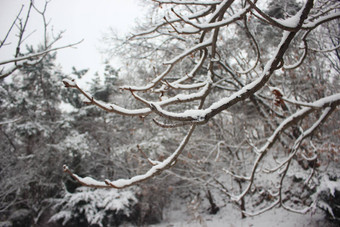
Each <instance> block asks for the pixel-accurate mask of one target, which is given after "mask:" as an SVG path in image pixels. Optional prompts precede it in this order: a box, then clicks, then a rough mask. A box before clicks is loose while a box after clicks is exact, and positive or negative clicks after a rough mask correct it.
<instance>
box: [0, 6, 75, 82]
mask: <svg viewBox="0 0 340 227" xmlns="http://www.w3.org/2000/svg"><path fill="white" fill-rule="evenodd" d="M48 3H49V1H45V4H44V7H43V9H39V8H37V7H36V5H35V4H34V1H33V0H31V1H30V2H29V6H28V8H27V12H26V15H23V14H24V13H23V10H24V5H22V6H21V8H20V11H19V12H18V14H17V16H16V18H15V19H14V20H13V22H12V24H11V26H10V27H9V29H8V30H7V32H6V34H5V35H4V37H3V39H2V40H0V50H1V48H3V47H4V46H7V45H12V44H11V43H10V42H8V38H9V37H10V34H11V33H13V32H15V30H17V32H16V36H17V42H16V46H15V53H13V55H14V57H13V58H11V59H7V60H4V61H1V62H0V67H2V68H1V69H0V80H2V79H4V78H6V77H8V76H9V75H11V74H12V73H13V72H15V71H16V70H18V69H20V68H22V67H23V65H30V66H33V65H35V64H37V63H38V62H39V61H41V60H42V59H43V58H44V57H45V56H46V55H47V54H48V53H49V52H53V51H56V50H60V49H63V48H67V47H72V46H74V45H77V44H78V43H79V42H78V43H74V44H70V45H66V46H62V47H54V48H53V45H54V44H55V43H56V42H57V41H58V40H60V39H61V38H62V35H63V31H62V32H60V33H58V34H57V35H54V34H49V32H48V31H49V28H48V26H49V21H48V20H47V18H46V9H47V5H48ZM33 11H35V12H36V13H38V14H40V15H41V18H42V21H43V24H44V27H43V32H42V34H43V35H42V36H43V37H42V42H43V48H42V50H40V51H39V52H37V53H23V50H22V49H23V48H22V46H23V44H24V42H25V41H26V40H27V39H28V38H29V37H30V36H31V35H32V33H33V32H35V31H33V32H31V33H28V34H27V32H28V31H27V24H28V23H29V21H30V16H31V14H32V12H33Z"/></svg>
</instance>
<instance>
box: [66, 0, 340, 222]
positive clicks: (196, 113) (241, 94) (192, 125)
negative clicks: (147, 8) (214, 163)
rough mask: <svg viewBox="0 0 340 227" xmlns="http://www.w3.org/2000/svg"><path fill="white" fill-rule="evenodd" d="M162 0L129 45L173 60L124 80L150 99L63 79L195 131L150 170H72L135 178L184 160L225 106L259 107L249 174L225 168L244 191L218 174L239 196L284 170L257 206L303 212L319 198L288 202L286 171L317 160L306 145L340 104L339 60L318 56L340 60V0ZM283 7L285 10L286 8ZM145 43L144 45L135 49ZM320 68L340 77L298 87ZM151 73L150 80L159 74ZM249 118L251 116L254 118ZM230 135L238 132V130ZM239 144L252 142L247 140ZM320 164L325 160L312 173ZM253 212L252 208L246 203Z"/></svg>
mask: <svg viewBox="0 0 340 227" xmlns="http://www.w3.org/2000/svg"><path fill="white" fill-rule="evenodd" d="M153 2H154V3H155V5H154V8H153V9H154V12H157V13H154V15H153V16H154V18H152V19H153V22H151V23H153V24H152V26H150V27H151V28H150V27H149V28H148V29H144V30H143V31H140V32H139V33H137V34H134V35H133V36H132V37H130V38H129V39H126V40H124V44H125V46H127V48H130V49H129V50H131V52H128V51H126V49H125V50H124V51H125V52H126V53H129V54H131V55H134V56H135V59H136V56H138V54H141V55H140V56H142V57H139V58H140V61H142V62H145V61H148V60H149V61H148V62H149V63H150V62H151V63H150V64H152V60H153V62H158V61H159V60H162V58H161V59H160V58H159V57H158V58H157V56H166V57H167V58H168V59H169V60H167V61H165V62H163V66H156V67H155V72H157V71H158V70H160V69H162V71H161V72H160V73H157V75H156V77H153V78H152V80H151V81H149V82H148V83H147V84H146V85H144V86H123V87H121V89H122V90H125V91H127V92H130V94H131V96H132V97H133V98H134V99H135V100H137V101H138V102H140V103H141V105H143V107H141V108H135V109H127V108H123V107H121V106H118V105H116V104H108V103H103V102H101V101H98V100H96V99H94V98H93V97H92V96H91V95H90V94H88V93H87V92H85V91H84V90H83V89H82V88H81V87H79V86H78V85H77V83H76V82H75V81H74V80H72V81H71V80H67V79H66V80H63V82H64V84H65V86H66V87H70V88H75V89H77V90H78V91H79V92H81V93H82V94H83V95H84V97H85V98H86V99H87V100H88V101H87V103H88V104H90V105H95V106H97V107H99V108H101V109H103V110H105V111H107V112H112V113H117V114H120V115H124V116H138V117H140V118H142V119H147V118H152V120H153V121H154V123H155V124H156V125H158V126H160V127H163V128H172V127H183V128H187V127H188V129H187V134H186V136H184V137H183V138H182V141H181V142H180V144H179V145H178V147H177V149H175V150H174V151H173V153H172V154H171V155H169V157H167V158H165V159H164V160H162V161H154V160H151V159H150V158H147V160H148V163H149V165H150V169H149V170H148V171H147V172H146V173H145V174H141V175H137V176H134V177H132V178H130V179H117V180H114V181H111V180H105V181H98V180H95V179H93V178H90V177H85V178H83V177H80V176H78V175H76V174H75V173H73V172H72V171H71V170H70V169H69V168H68V167H67V166H66V165H65V166H64V171H65V172H67V173H69V174H70V175H71V176H72V177H73V178H74V179H75V180H77V181H78V182H80V183H81V184H83V185H85V186H90V187H99V188H100V187H102V188H110V187H112V188H125V187H128V186H131V185H134V184H137V183H140V182H142V181H145V180H147V179H150V178H152V177H154V176H155V175H158V174H160V173H161V172H163V171H165V170H167V169H168V168H170V167H172V166H174V165H175V164H176V162H177V161H178V160H179V159H180V158H181V157H180V155H181V153H182V152H183V150H184V148H185V147H186V146H187V144H188V142H189V140H190V138H191V137H192V135H193V132H194V131H195V129H196V128H197V127H199V126H202V125H204V124H206V123H208V122H209V123H210V122H213V123H214V122H215V121H214V120H215V119H217V118H218V116H219V115H220V116H222V115H224V114H225V113H234V116H236V117H237V115H238V114H241V112H242V111H243V112H247V111H248V112H249V111H250V112H251V113H248V115H249V116H250V114H252V115H251V116H252V117H255V119H256V120H255V123H253V124H251V123H249V124H248V125H251V127H249V128H248V129H249V130H248V134H249V135H250V134H254V133H256V134H260V133H261V140H259V141H256V142H253V141H252V140H251V138H250V137H251V136H249V138H248V139H247V141H246V142H247V147H250V148H251V150H252V153H251V154H248V155H247V156H248V157H250V158H251V159H252V164H250V165H251V168H250V169H249V170H248V171H244V170H243V171H242V172H241V173H240V174H239V173H235V172H234V171H231V170H224V173H225V174H226V175H229V176H231V177H233V178H234V179H236V180H237V181H238V182H239V184H240V190H241V193H239V194H238V195H235V194H233V193H231V192H230V191H229V190H228V188H227V185H226V183H225V182H221V181H219V180H218V179H216V178H214V180H216V182H217V184H218V185H220V186H221V187H220V190H222V191H223V192H224V193H225V194H226V195H228V196H229V197H230V198H231V199H232V200H234V201H237V202H238V201H242V200H243V199H244V198H245V196H246V195H247V194H249V193H252V190H251V189H252V187H254V181H255V179H256V176H257V175H259V172H261V173H262V172H266V173H270V174H276V176H277V177H278V179H279V180H278V184H277V185H276V187H275V192H272V193H271V194H270V197H271V200H270V203H269V205H268V206H267V207H265V208H264V209H261V210H260V211H258V212H256V213H254V214H259V213H261V212H264V211H267V210H269V209H271V208H273V207H275V206H282V207H284V208H285V209H288V210H290V211H295V212H302V213H305V212H307V211H308V210H309V209H310V208H311V207H312V206H313V204H314V203H313V202H312V203H310V204H308V206H307V208H306V209H303V210H296V209H293V208H291V207H289V206H288V205H286V204H285V199H284V193H283V186H284V179H285V178H286V175H287V172H288V170H289V168H290V167H291V166H292V165H293V164H292V163H293V160H294V159H297V157H299V158H302V159H303V160H305V161H306V162H308V163H316V161H317V158H318V153H317V149H309V148H306V146H307V145H306V144H305V143H304V142H305V140H307V139H308V138H310V137H311V136H312V135H314V134H315V132H316V130H317V129H319V127H320V126H321V125H322V123H324V122H325V121H326V120H327V119H328V118H329V117H330V116H331V115H332V114H333V113H334V112H336V111H337V108H338V106H339V104H340V93H337V90H338V89H339V83H338V77H339V75H338V70H337V69H336V67H333V68H334V69H336V70H331V69H330V70H328V72H327V71H326V70H323V69H320V68H318V66H317V65H313V64H315V63H317V62H319V64H327V65H328V64H329V61H328V60H327V59H326V60H325V58H322V59H321V58H320V59H316V57H317V56H320V55H318V53H323V52H327V53H328V54H329V56H331V57H329V56H328V57H329V58H331V63H333V64H336V65H338V64H339V62H338V60H339V59H338V58H337V56H338V48H339V43H338V41H336V40H339V39H338V37H339V30H338V28H334V25H336V24H339V18H340V13H339V9H340V3H339V2H338V1H328V0H315V1H313V0H306V1H305V2H304V3H303V5H302V6H298V5H296V6H297V7H298V8H297V9H295V10H290V11H288V10H286V11H284V12H283V13H280V14H277V13H276V14H272V13H267V12H266V10H265V9H262V7H263V6H261V5H260V4H258V1H257V0H254V1H251V0H244V1H234V0H223V1H222V0H212V1H200V0H196V1H188V0H178V1H177V0H153ZM282 9H284V6H283V5H282ZM292 12H293V13H294V14H293V15H291V13H292ZM159 15H164V17H162V16H159ZM275 15H280V18H276V17H275ZM154 21H155V22H154ZM327 28H331V29H328V31H329V32H328V33H327V37H328V39H322V40H320V34H322V33H323V32H324V31H325V29H327ZM334 29H336V30H334ZM136 48H139V50H142V51H144V53H143V52H138V53H135V52H133V51H134V50H135V49H136ZM321 48H324V49H321ZM122 52H123V51H122ZM155 57H156V58H155ZM306 59H307V60H306ZM312 59H314V60H312ZM334 59H336V60H334ZM326 62H328V63H326ZM183 65H186V66H185V67H183ZM127 67H129V66H127ZM130 67H131V66H130ZM126 70H127V71H129V69H126ZM131 71H133V69H132V70H131ZM320 73H321V75H320ZM325 73H327V75H324V74H325ZM307 75H308V76H307ZM315 75H317V76H318V77H319V78H320V80H316V81H319V82H321V79H322V81H326V82H330V81H332V80H333V81H334V82H335V83H333V85H334V87H332V88H331V87H329V88H326V89H324V90H322V91H320V92H319V93H315V92H314V91H311V89H314V90H317V89H318V88H313V86H314V84H312V83H308V84H307V83H306V82H305V83H304V84H303V86H306V87H307V86H309V87H308V89H309V90H308V92H304V90H300V91H299V90H298V91H296V90H295V88H294V86H295V84H294V79H293V78H294V77H295V78H296V77H298V78H305V77H306V76H307V80H311V79H312V78H314V77H315ZM143 76H144V78H145V79H146V80H147V79H148V78H151V77H152V76H150V75H143ZM144 78H143V79H144ZM301 86H302V85H301ZM304 89H305V88H304ZM165 96H167V98H165ZM235 111H236V112H235ZM244 120H248V121H251V120H250V119H249V118H245V119H244ZM335 120H336V121H337V120H338V119H337V118H336V116H335ZM226 123H227V124H230V123H231V122H230V121H227V122H226ZM245 123H247V122H245ZM259 124H260V125H259ZM212 126H213V124H212ZM234 127H237V126H236V125H235V126H234ZM240 127H242V126H240ZM259 127H261V129H259ZM221 129H222V130H223V127H221ZM250 130H251V131H250ZM227 138H228V139H232V137H230V136H229V137H227ZM223 146H225V147H228V144H226V143H221V142H218V141H217V147H216V148H217V150H218V151H220V150H221V147H223ZM238 149H241V150H242V146H240V147H239V148H238ZM273 149H282V151H284V152H282V153H284V155H283V156H280V157H281V159H280V160H276V164H275V166H274V167H271V168H269V167H266V166H265V164H266V162H267V161H266V160H267V159H268V153H269V151H270V150H273ZM225 156H226V159H228V156H227V155H225ZM216 160H217V158H216ZM240 161H241V158H240ZM248 161H249V160H248ZM314 169H315V165H314V168H313V171H312V173H311V176H312V175H313V174H314ZM243 174H244V175H245V176H243ZM308 181H309V179H307V182H308ZM243 211H244V210H243ZM244 213H245V214H248V215H251V214H250V213H246V212H245V211H244Z"/></svg>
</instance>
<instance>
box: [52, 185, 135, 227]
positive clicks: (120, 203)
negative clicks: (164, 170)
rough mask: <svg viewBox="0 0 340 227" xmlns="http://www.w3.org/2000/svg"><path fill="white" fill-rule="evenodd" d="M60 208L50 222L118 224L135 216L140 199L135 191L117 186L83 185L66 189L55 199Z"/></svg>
mask: <svg viewBox="0 0 340 227" xmlns="http://www.w3.org/2000/svg"><path fill="white" fill-rule="evenodd" d="M53 201H54V202H55V205H54V209H56V210H57V212H56V214H54V215H53V216H52V217H51V218H50V222H55V221H57V222H60V223H61V224H62V225H63V226H79V225H82V226H118V225H119V224H121V223H122V222H123V221H130V220H132V219H133V215H134V212H135V210H136V209H135V208H134V206H135V205H136V204H137V202H138V200H137V198H136V197H135V195H134V193H133V192H132V191H131V190H129V191H121V190H114V189H91V188H86V187H79V188H77V189H76V191H75V192H74V193H69V192H67V191H65V194H64V196H63V198H61V199H55V200H53Z"/></svg>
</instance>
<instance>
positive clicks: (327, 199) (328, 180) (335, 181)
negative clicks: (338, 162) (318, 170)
mask: <svg viewBox="0 0 340 227" xmlns="http://www.w3.org/2000/svg"><path fill="white" fill-rule="evenodd" d="M317 196H318V206H319V207H320V208H321V209H322V210H324V211H325V212H326V214H327V216H328V217H329V218H330V219H331V220H334V221H335V222H338V223H340V178H339V177H337V176H328V175H325V176H323V177H322V178H321V180H320V186H319V188H318V191H317Z"/></svg>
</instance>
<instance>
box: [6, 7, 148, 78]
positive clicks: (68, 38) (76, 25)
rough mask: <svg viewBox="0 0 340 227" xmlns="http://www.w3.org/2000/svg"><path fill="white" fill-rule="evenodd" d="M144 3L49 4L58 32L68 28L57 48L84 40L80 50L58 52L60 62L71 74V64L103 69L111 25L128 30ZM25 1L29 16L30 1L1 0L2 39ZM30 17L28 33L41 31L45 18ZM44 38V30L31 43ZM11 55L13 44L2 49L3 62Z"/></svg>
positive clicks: (52, 23) (48, 9)
mask: <svg viewBox="0 0 340 227" xmlns="http://www.w3.org/2000/svg"><path fill="white" fill-rule="evenodd" d="M44 2H45V0H35V3H36V4H37V5H38V6H42V5H43V3H44ZM140 2H141V1H140V0H139V1H138V0H52V1H51V2H50V3H49V4H48V8H47V14H46V15H47V18H50V19H51V22H50V23H51V25H52V26H53V29H54V31H55V32H57V31H60V30H66V32H65V33H64V36H63V39H62V40H61V41H59V42H58V43H56V44H55V47H57V46H61V45H65V44H69V43H74V42H77V41H80V40H82V39H84V41H83V42H82V43H81V44H79V45H78V47H77V48H76V49H74V48H69V49H64V50H60V51H59V52H58V54H57V58H58V62H59V63H60V64H61V65H62V67H63V70H64V71H65V72H66V73H69V72H71V67H72V66H76V68H77V69H82V68H91V71H99V70H100V69H99V68H100V65H102V63H103V61H104V59H102V58H101V55H100V54H99V52H98V47H99V46H100V38H101V37H102V34H103V33H104V32H107V31H108V29H109V27H112V28H113V29H116V30H117V31H118V32H120V33H125V32H128V30H129V29H130V28H131V27H132V26H133V25H134V22H135V20H136V19H137V18H138V17H141V16H142V14H143V8H142V7H141V3H140ZM22 4H25V8H24V10H23V12H22V15H25V13H26V12H27V8H28V5H29V0H0V39H1V40H2V39H3V38H4V36H5V34H6V32H7V30H8V28H9V27H10V25H11V23H12V22H13V20H14V19H15V17H16V14H17V13H18V12H19V10H20V8H21V5H22ZM30 19H31V20H30V21H29V27H28V32H27V34H28V33H29V32H31V31H33V30H34V29H38V30H40V31H41V30H42V23H41V17H39V16H38V15H37V14H32V15H31V18H30ZM14 32H15V31H14ZM13 35H14V33H13ZM13 38H14V37H13V36H12V37H10V41H13V40H15V39H13ZM41 38H42V36H41V33H39V32H35V33H34V35H32V36H31V37H29V38H28V40H27V43H32V44H37V43H39V42H41V41H42V40H41ZM14 42H15V41H14ZM13 44H15V43H13ZM12 46H14V45H12ZM11 57H13V49H10V47H6V48H2V49H1V50H0V61H1V60H4V59H5V58H6V59H8V58H11Z"/></svg>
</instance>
